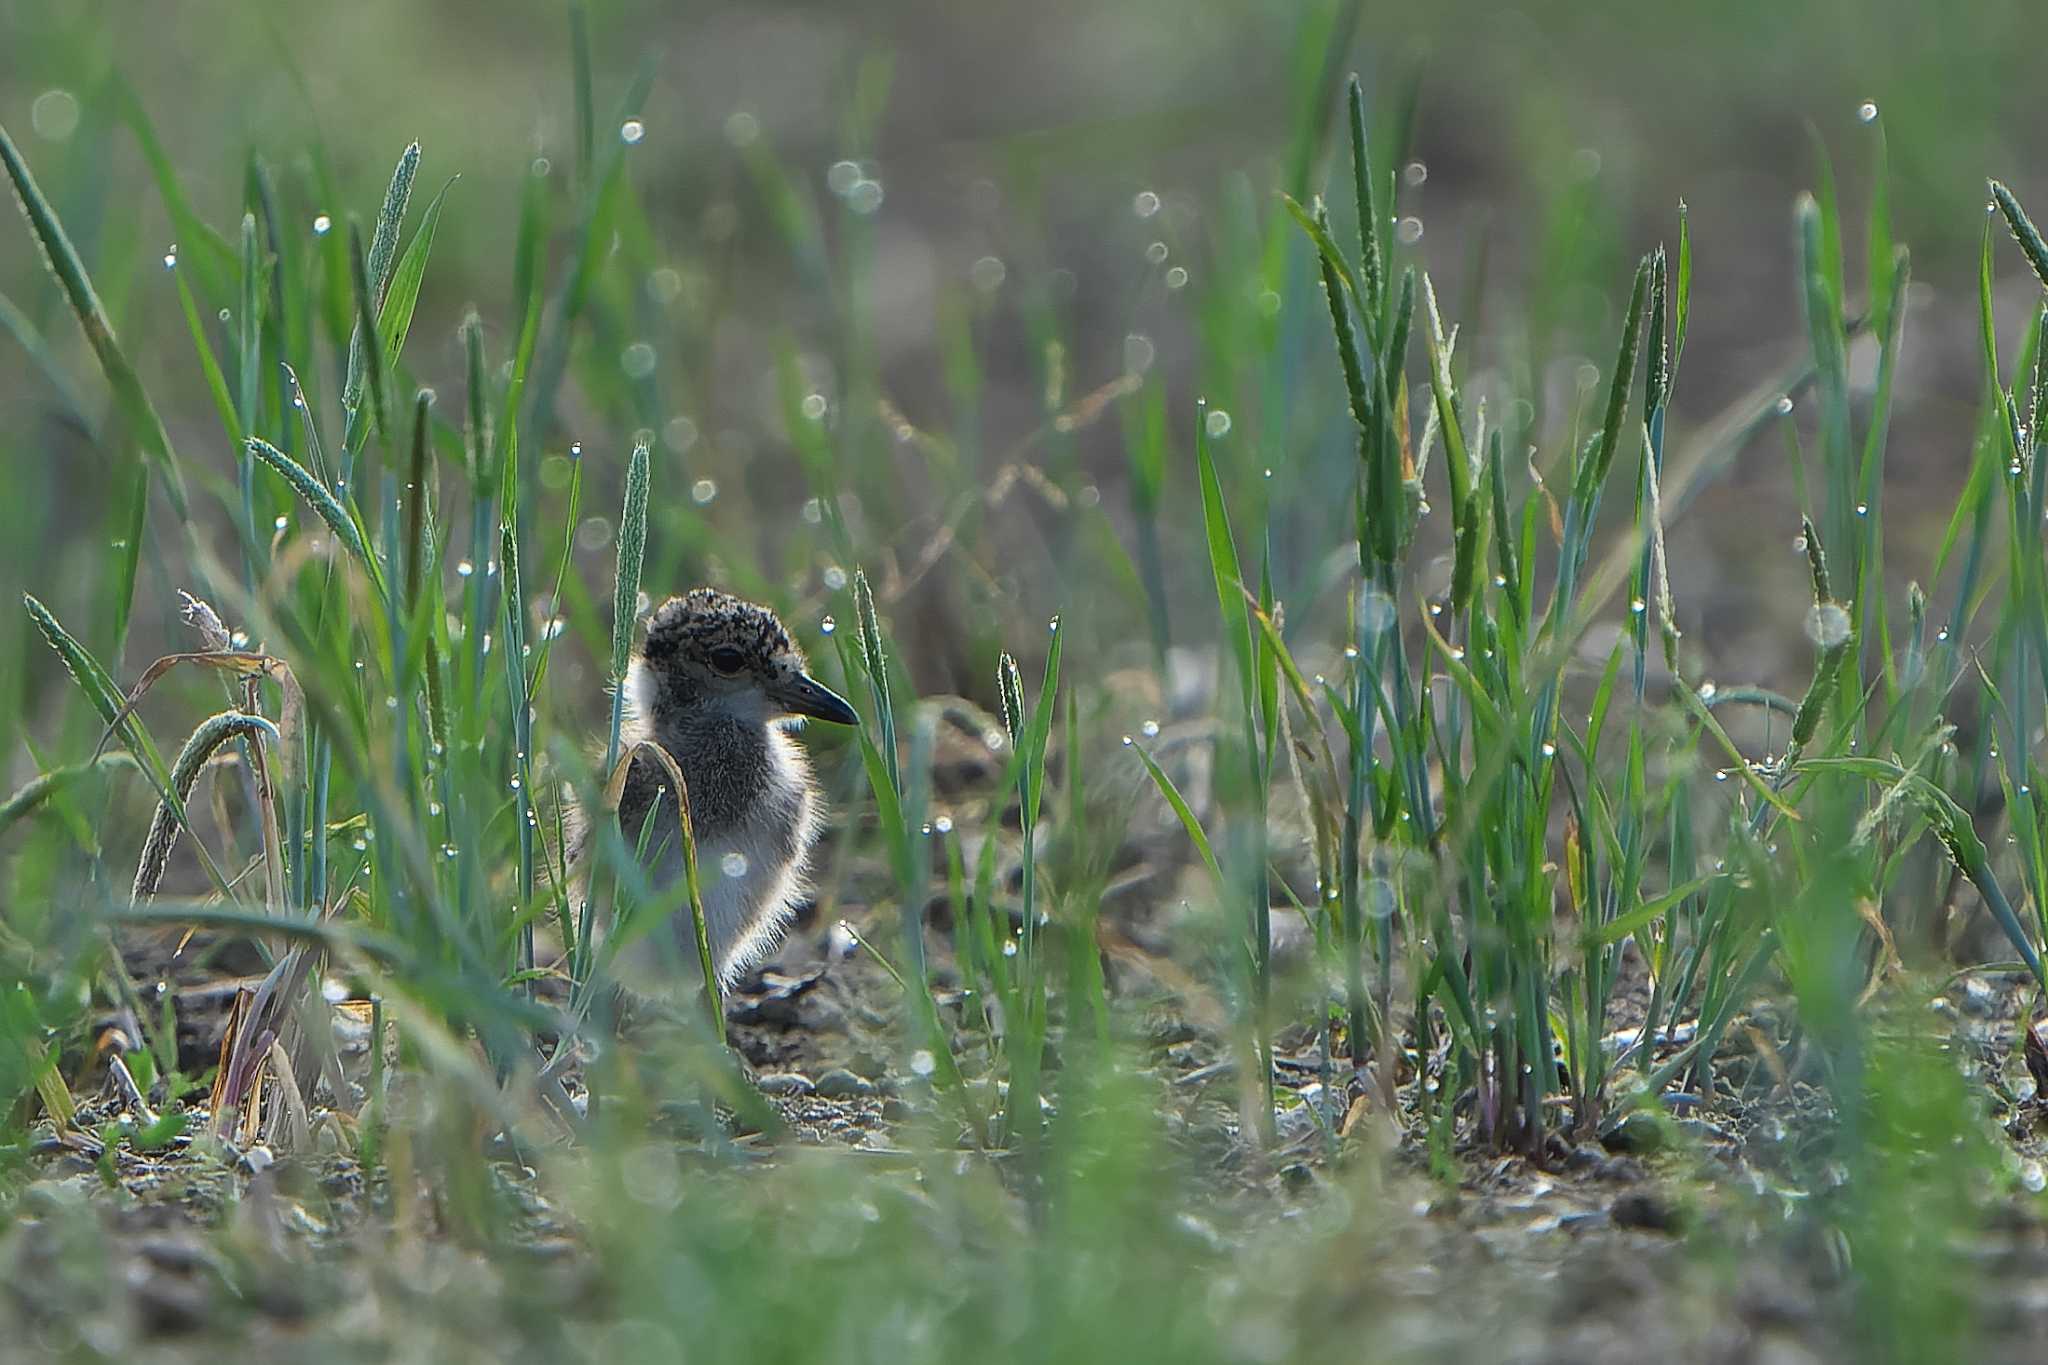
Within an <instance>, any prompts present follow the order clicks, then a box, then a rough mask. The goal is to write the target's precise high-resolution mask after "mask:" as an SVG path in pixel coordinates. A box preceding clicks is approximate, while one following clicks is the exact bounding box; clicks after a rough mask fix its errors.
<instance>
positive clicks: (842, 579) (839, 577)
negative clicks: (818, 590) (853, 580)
mask: <svg viewBox="0 0 2048 1365" xmlns="http://www.w3.org/2000/svg"><path fill="white" fill-rule="evenodd" d="M823 577H824V579H825V586H826V587H828V588H830V589H831V590H832V591H833V592H838V591H839V590H840V589H841V588H843V587H845V586H846V570H844V569H842V568H840V567H839V566H838V565H837V564H830V565H827V566H826V568H825V572H824V575H823Z"/></svg>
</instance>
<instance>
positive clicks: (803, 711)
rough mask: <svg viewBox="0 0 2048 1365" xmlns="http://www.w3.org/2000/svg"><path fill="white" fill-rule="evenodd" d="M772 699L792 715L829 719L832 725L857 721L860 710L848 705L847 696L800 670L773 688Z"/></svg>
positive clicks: (853, 723)
mask: <svg viewBox="0 0 2048 1365" xmlns="http://www.w3.org/2000/svg"><path fill="white" fill-rule="evenodd" d="M775 700H776V702H778V703H779V704H780V705H781V706H782V708H783V710H785V711H787V712H789V714H790V715H792V716H810V717H811V718H812V719H814V720H829V721H831V722H832V723H833V724H834V725H858V724H860V712H858V711H856V710H854V709H853V707H852V706H850V705H848V704H847V700H846V698H844V697H842V696H840V695H839V694H838V693H837V692H834V691H833V690H832V689H831V688H829V687H827V686H825V684H823V683H821V682H819V681H818V680H817V679H815V678H811V677H806V676H805V675H803V674H801V673H799V674H798V675H797V676H796V677H794V678H792V679H791V680H790V681H788V682H786V683H784V684H783V685H782V686H781V687H779V688H777V689H776V696H775Z"/></svg>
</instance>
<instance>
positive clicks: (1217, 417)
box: [1202, 408, 1230, 436]
mask: <svg viewBox="0 0 2048 1365" xmlns="http://www.w3.org/2000/svg"><path fill="white" fill-rule="evenodd" d="M1202 430H1204V431H1206V432H1208V433H1209V434H1210V435H1211V436H1228V435H1229V434H1230V414H1229V413H1227V412H1225V411H1224V410H1223V409H1222V408H1210V409H1209V415H1208V416H1206V417H1204V418H1203V419H1202Z"/></svg>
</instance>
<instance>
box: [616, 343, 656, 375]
mask: <svg viewBox="0 0 2048 1365" xmlns="http://www.w3.org/2000/svg"><path fill="white" fill-rule="evenodd" d="M654 364H655V355H654V348H653V347H652V346H650V345H648V344H647V343H646V342H644V341H636V342H634V343H633V344H632V345H630V346H628V347H627V348H626V349H625V350H623V351H621V352H620V353H619V368H620V369H622V370H624V371H625V372H626V377H627V378H628V379H645V378H646V377H647V376H648V375H650V374H653V373H654Z"/></svg>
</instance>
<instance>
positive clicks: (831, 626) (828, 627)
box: [818, 616, 839, 635]
mask: <svg viewBox="0 0 2048 1365" xmlns="http://www.w3.org/2000/svg"><path fill="white" fill-rule="evenodd" d="M837 629H839V623H838V622H837V621H835V620H833V619H832V618H831V617H829V616H828V617H826V618H825V619H824V620H822V621H820V622H818V630H819V631H820V632H821V633H823V634H826V635H830V634H831V633H832V632H833V631H835V630H837Z"/></svg>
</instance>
